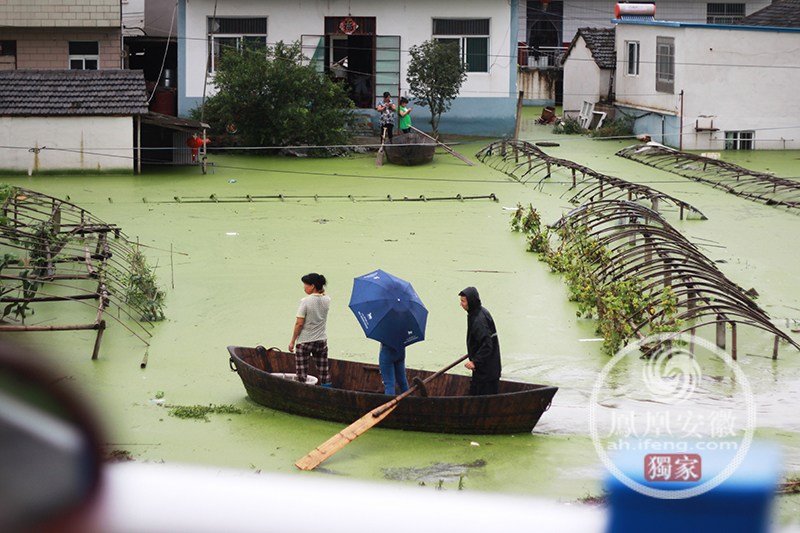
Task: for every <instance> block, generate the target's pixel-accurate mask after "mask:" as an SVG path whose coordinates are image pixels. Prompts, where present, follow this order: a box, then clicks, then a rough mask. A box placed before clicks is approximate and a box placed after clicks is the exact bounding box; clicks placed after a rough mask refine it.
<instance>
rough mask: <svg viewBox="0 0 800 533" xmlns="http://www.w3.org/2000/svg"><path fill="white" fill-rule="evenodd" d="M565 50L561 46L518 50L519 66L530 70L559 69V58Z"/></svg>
mask: <svg viewBox="0 0 800 533" xmlns="http://www.w3.org/2000/svg"><path fill="white" fill-rule="evenodd" d="M566 50H567V49H566V48H565V47H563V46H538V47H528V48H521V49H520V50H519V65H520V66H521V67H528V68H532V69H547V68H555V67H559V68H560V67H561V62H560V58H561V56H562V55H563V54H564V52H565V51H566Z"/></svg>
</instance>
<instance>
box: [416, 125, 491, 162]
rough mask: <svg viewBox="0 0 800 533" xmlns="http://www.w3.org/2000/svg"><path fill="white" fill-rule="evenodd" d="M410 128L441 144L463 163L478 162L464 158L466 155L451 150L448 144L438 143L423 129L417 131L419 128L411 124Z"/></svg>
mask: <svg viewBox="0 0 800 533" xmlns="http://www.w3.org/2000/svg"><path fill="white" fill-rule="evenodd" d="M411 129H412V130H414V131H416V132H417V133H419V134H422V135H424V136H425V137H427V138H428V139H430V140H432V141H433V142H435V143H436V144H438V145H439V146H441V147H442V148H444V149H445V151H446V152H447V153H448V154H451V155H454V156H456V157H457V158H459V159H460V160H462V161H463V162H465V163H468V164H470V165H472V166H473V167H475V166H478V164H477V163H473V162H472V161H470V160H469V159H467V158H466V157H464V156H463V155H461V154H459V153H458V152H456V151H455V150H453V149H452V148H450V147H449V146H447V145H446V144H444V143H440V142H439V141H437V140H436V139H434V138H433V137H431V136H430V135H428V134H427V133H425V132H424V131H419V130H418V129H417V128H415V127H414V126H411Z"/></svg>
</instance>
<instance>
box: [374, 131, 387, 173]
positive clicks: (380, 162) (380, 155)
mask: <svg viewBox="0 0 800 533" xmlns="http://www.w3.org/2000/svg"><path fill="white" fill-rule="evenodd" d="M385 142H386V130H385V129H384V128H383V126H381V147H380V148H378V157H377V159H375V166H376V167H380V166H383V144H384V143H385Z"/></svg>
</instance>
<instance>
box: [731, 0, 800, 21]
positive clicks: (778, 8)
mask: <svg viewBox="0 0 800 533" xmlns="http://www.w3.org/2000/svg"><path fill="white" fill-rule="evenodd" d="M735 24H737V25H742V26H768V27H773V28H800V0H781V1H779V2H775V3H774V4H770V5H768V6H767V7H765V8H764V9H761V10H759V11H756V12H755V13H753V14H752V15H750V16H748V17H745V18H743V19H742V20H740V21H738V22H736V23H735Z"/></svg>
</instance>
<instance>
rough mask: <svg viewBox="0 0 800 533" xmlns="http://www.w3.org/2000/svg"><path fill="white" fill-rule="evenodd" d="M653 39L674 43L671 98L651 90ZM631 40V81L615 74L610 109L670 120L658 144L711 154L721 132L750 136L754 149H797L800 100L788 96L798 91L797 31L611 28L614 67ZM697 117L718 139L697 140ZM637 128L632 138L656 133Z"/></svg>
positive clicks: (720, 143) (707, 135) (703, 136)
mask: <svg viewBox="0 0 800 533" xmlns="http://www.w3.org/2000/svg"><path fill="white" fill-rule="evenodd" d="M658 36H666V37H674V39H675V86H674V87H675V88H674V94H667V93H660V92H657V91H656V90H655V47H656V37H658ZM636 40H638V41H639V42H640V57H641V62H640V71H639V76H627V75H625V74H624V72H623V71H622V70H618V71H617V73H616V80H615V86H616V96H617V103H618V105H619V106H622V107H626V108H630V109H638V110H639V112H638V114H644V113H653V114H656V115H663V116H665V117H677V120H668V121H667V124H668V129H667V130H666V131H665V132H663V133H665V134H666V139H665V141H664V143H665V144H668V145H669V146H673V147H682V148H683V149H686V150H715V151H718V150H722V149H724V138H725V131H754V132H755V148H757V149H783V148H790V149H797V148H800V129H799V128H798V124H797V117H798V116H800V95H798V94H797V92H796V91H793V90H792V89H791V88H793V87H797V86H798V84H800V71H798V70H797V68H796V65H797V60H796V50H797V49H798V48H800V31H796V30H794V31H792V30H789V31H774V30H772V31H767V30H764V29H763V28H746V27H742V28H741V29H730V27H713V26H712V27H709V26H702V25H669V24H663V23H662V24H652V23H651V24H634V23H630V24H628V23H626V24H619V25H618V26H617V31H616V43H617V54H618V57H617V61H618V64H623V63H622V61H623V55H622V54H624V46H623V45H622V43H624V42H625V41H636ZM681 91H683V96H681ZM701 116H706V117H713V121H714V123H713V126H714V128H717V129H718V130H719V131H714V132H697V131H696V130H695V125H696V121H697V120H698V117H701ZM643 124H645V122H642V121H641V120H640V121H637V133H647V134H650V135H654V133H655V135H659V134H661V133H662V132H659V131H656V132H652V131H646V130H644V129H643ZM659 125H660V121H659ZM669 125H671V126H669ZM652 126H653V124H652V123H651V126H650V127H652ZM670 128H671V129H670ZM679 133H680V134H681V135H679Z"/></svg>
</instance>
